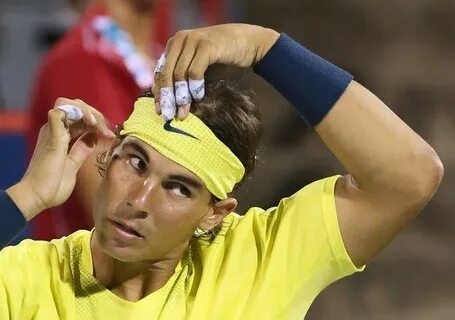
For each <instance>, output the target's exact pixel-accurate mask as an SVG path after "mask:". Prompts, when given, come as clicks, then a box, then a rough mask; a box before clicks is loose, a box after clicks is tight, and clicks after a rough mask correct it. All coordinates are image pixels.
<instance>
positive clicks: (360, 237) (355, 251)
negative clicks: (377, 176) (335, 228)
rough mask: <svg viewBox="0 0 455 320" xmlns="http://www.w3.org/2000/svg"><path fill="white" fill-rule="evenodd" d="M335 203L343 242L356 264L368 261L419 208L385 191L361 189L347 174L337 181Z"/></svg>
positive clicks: (359, 264)
mask: <svg viewBox="0 0 455 320" xmlns="http://www.w3.org/2000/svg"><path fill="white" fill-rule="evenodd" d="M335 203H336V211H337V216H338V223H339V228H340V232H341V235H342V238H343V242H344V245H345V247H346V250H347V252H348V253H349V256H350V258H351V260H352V261H353V263H354V264H355V265H356V266H358V267H359V266H363V265H365V264H367V263H368V262H370V261H371V260H372V259H373V258H374V256H376V255H377V254H378V253H379V252H380V251H381V250H382V249H383V248H384V247H385V246H386V245H387V244H388V243H389V242H390V241H391V240H392V239H393V238H394V237H395V236H396V235H397V234H398V233H399V232H400V231H401V230H402V229H403V228H404V227H405V225H406V224H407V223H408V222H409V220H411V218H412V217H413V216H414V215H415V213H417V212H418V211H419V210H420V208H416V207H413V206H410V205H409V204H407V203H406V202H404V201H403V199H402V198H400V197H390V196H388V193H387V192H384V193H381V192H380V191H379V192H376V193H375V194H371V193H367V192H365V191H362V190H360V189H359V188H358V186H357V185H356V183H355V181H354V180H353V178H352V176H351V175H349V174H348V175H345V176H343V177H342V178H340V179H338V181H337V184H336V187H335Z"/></svg>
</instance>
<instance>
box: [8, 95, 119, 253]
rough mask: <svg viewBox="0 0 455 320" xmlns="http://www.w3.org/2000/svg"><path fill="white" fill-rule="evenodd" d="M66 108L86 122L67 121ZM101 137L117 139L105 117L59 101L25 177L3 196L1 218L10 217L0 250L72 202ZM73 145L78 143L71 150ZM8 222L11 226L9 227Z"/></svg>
mask: <svg viewBox="0 0 455 320" xmlns="http://www.w3.org/2000/svg"><path fill="white" fill-rule="evenodd" d="M65 105H66V106H75V107H77V108H78V110H80V111H79V112H81V113H80V116H81V117H82V118H80V117H78V118H77V119H76V118H74V119H73V120H72V119H70V118H67V116H66V115H65V113H64V111H62V110H61V109H60V108H61V107H62V106H65ZM76 116H78V115H77V114H76ZM97 136H101V137H105V138H110V139H112V138H114V137H115V135H114V133H113V132H111V131H110V130H109V129H108V128H107V127H106V124H105V121H104V117H103V116H102V114H101V113H99V112H98V111H97V110H95V109H93V108H92V107H90V106H88V105H87V104H85V103H84V102H83V101H81V100H70V99H65V98H59V99H57V101H56V103H55V106H54V108H53V109H51V110H50V111H49V115H48V123H46V124H45V125H44V126H43V127H42V128H41V130H40V134H39V136H38V142H37V144H36V148H35V151H34V153H33V157H32V159H31V160H30V163H29V166H28V168H27V171H26V173H25V175H24V177H23V178H22V179H21V181H19V182H18V183H17V184H15V185H14V186H11V187H10V188H8V189H7V190H6V193H5V192H1V193H0V212H1V215H2V217H5V216H6V215H8V219H6V217H5V218H3V219H2V220H3V222H2V226H1V228H0V231H1V234H0V247H2V246H4V245H6V244H7V243H8V242H9V241H11V240H12V238H13V237H14V236H15V235H16V234H17V233H18V232H20V230H21V228H22V227H23V225H24V224H25V222H26V221H29V220H31V219H33V217H34V216H36V215H37V214H38V213H40V212H41V211H43V210H45V209H47V208H50V207H53V206H57V205H59V204H61V203H63V202H64V201H66V199H68V197H69V196H70V194H71V192H72V191H73V189H74V185H75V182H76V174H77V171H78V170H79V168H80V166H81V165H82V163H83V162H84V160H85V159H86V158H87V157H88V156H89V155H90V154H91V153H92V151H93V149H94V147H95V145H96V142H97ZM74 140H75V141H74ZM72 141H73V142H74V143H72V145H71V147H69V145H70V142H72ZM5 220H6V221H9V222H10V223H11V224H10V225H8V224H6V223H5Z"/></svg>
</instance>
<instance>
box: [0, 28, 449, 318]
mask: <svg viewBox="0 0 455 320" xmlns="http://www.w3.org/2000/svg"><path fill="white" fill-rule="evenodd" d="M165 57H166V58H165V59H164V58H163V59H162V61H163V62H162V63H161V65H159V68H158V69H157V74H156V86H155V87H154V92H155V98H156V101H159V104H158V103H157V104H156V105H155V110H156V112H157V113H162V114H163V116H164V117H165V118H170V119H167V120H166V119H163V118H162V117H160V116H158V115H156V114H154V112H153V111H152V110H153V104H154V100H153V99H152V98H151V97H150V95H149V96H145V97H142V98H140V99H139V100H138V101H137V102H136V104H135V108H134V112H133V113H132V115H131V116H130V118H129V119H128V121H126V122H125V123H124V125H123V129H122V130H121V131H120V134H119V136H118V137H117V139H116V140H115V141H114V143H113V145H112V148H111V150H110V151H109V152H108V154H107V156H106V157H105V158H102V159H100V166H101V167H100V169H101V172H103V173H104V178H103V181H102V183H101V186H100V188H99V190H98V193H97V197H96V205H95V210H94V211H95V229H94V231H93V233H90V232H88V231H81V232H77V233H75V234H73V235H71V236H70V237H68V238H63V239H60V240H56V241H53V242H51V243H46V242H33V241H25V242H23V243H22V244H21V245H19V246H17V247H10V248H6V249H4V250H3V251H2V252H1V254H0V274H1V276H2V278H1V279H2V288H3V289H2V291H0V304H1V307H2V308H0V310H1V311H0V312H3V314H0V315H1V316H3V317H4V318H8V317H9V318H20V319H29V318H32V317H33V318H34V319H41V318H42V319H50V318H57V317H60V318H78V317H79V318H81V319H92V318H93V319H94V318H100V317H104V318H113V319H114V318H118V319H122V318H128V319H144V318H147V317H149V318H159V319H212V318H215V319H253V318H254V319H257V318H261V319H301V318H302V317H303V316H304V315H305V314H306V312H307V310H308V308H309V306H310V305H311V303H312V301H313V300H314V298H315V297H316V296H317V294H318V293H319V292H321V291H322V290H323V289H324V288H325V287H326V286H327V285H329V284H330V283H332V282H334V281H336V280H338V279H340V278H342V277H344V276H347V275H350V274H352V273H354V272H356V271H360V270H362V268H363V266H364V265H365V264H367V263H368V262H370V261H371V260H372V259H373V258H374V256H375V255H376V254H377V253H378V252H379V251H380V250H381V249H382V248H383V247H384V246H386V245H387V244H388V243H389V242H390V241H391V239H393V237H395V236H396V234H397V233H398V232H399V231H400V230H401V229H402V228H403V227H404V226H405V225H406V224H407V223H408V222H409V221H410V220H411V219H412V218H413V217H415V215H416V214H417V213H418V212H419V211H420V210H421V209H422V208H423V206H424V205H425V204H426V203H427V201H428V200H429V199H430V198H431V197H432V196H433V194H434V192H435V191H436V189H437V187H438V185H439V183H440V181H441V178H442V175H443V169H442V164H441V162H440V160H439V158H438V157H437V155H436V154H435V152H434V150H433V149H432V148H431V147H430V146H429V145H428V144H427V143H426V142H425V141H423V140H422V139H421V138H420V137H419V136H418V135H417V134H416V133H415V132H413V131H412V130H411V129H410V128H409V127H407V126H406V124H404V123H403V122H402V121H401V120H400V119H399V118H398V117H397V116H396V115H394V114H393V113H392V112H391V111H390V110H389V109H388V108H387V107H386V106H385V105H384V104H383V103H382V102H381V101H380V100H379V99H378V98H376V97H375V96H374V95H373V94H372V93H371V92H369V91H368V90H367V89H366V88H364V87H363V86H361V85H360V84H358V83H357V82H355V81H353V80H352V76H351V75H350V74H349V73H347V72H346V71H343V70H341V69H340V68H338V67H336V66H334V65H332V64H330V63H329V62H327V61H325V60H323V59H322V58H320V57H318V56H316V55H315V54H313V53H311V52H310V51H308V50H307V49H305V48H304V47H302V46H301V45H299V44H298V43H296V42H295V41H293V40H292V39H291V38H289V37H288V36H287V35H285V34H282V35H280V34H278V33H277V32H275V31H273V30H270V29H266V28H262V27H258V26H251V25H244V24H230V25H221V26H216V27H210V28H203V29H196V30H190V31H182V32H179V33H177V34H176V36H175V37H173V38H172V39H171V40H170V41H169V42H168V45H167V50H166V56H165ZM164 60H165V61H164ZM213 63H224V64H231V65H236V66H243V67H251V66H254V68H255V71H256V73H258V74H259V75H260V76H262V77H263V78H264V79H266V80H267V81H268V82H270V83H271V84H272V85H273V86H274V87H275V88H277V90H279V91H280V92H281V93H282V94H283V95H284V96H285V97H287V98H288V99H289V100H290V101H291V102H292V103H293V105H294V106H295V107H296V108H297V110H298V111H299V112H300V113H301V114H302V116H304V117H305V119H306V120H307V122H308V123H310V124H311V125H313V126H314V129H315V130H316V132H317V133H318V134H319V135H320V137H321V139H322V140H323V142H324V143H325V144H326V145H327V146H328V147H329V148H330V149H331V150H332V152H333V153H334V154H335V155H336V156H337V158H338V159H339V160H340V161H341V163H342V164H343V165H344V166H345V168H346V169H347V170H348V172H349V174H347V175H345V176H344V177H338V176H334V177H329V178H326V179H323V180H320V181H317V182H314V183H312V184H310V185H308V186H306V187H304V188H303V189H301V190H300V191H298V192H297V193H296V194H294V195H292V196H291V197H289V198H285V199H283V200H282V201H281V202H280V204H279V205H278V207H276V208H270V209H269V210H266V211H265V210H262V209H260V208H251V209H250V210H248V212H247V213H246V214H245V215H244V216H239V215H237V214H235V213H233V211H234V210H235V207H236V204H237V202H236V200H235V199H234V198H232V197H230V192H231V191H232V190H233V189H234V188H235V186H236V185H238V183H240V182H241V181H242V179H244V177H245V174H247V173H248V171H249V170H250V169H251V168H252V164H254V159H255V151H254V150H255V145H256V144H257V143H256V142H257V139H256V138H257V137H258V135H259V134H260V129H259V128H258V126H257V123H258V121H259V118H258V115H257V112H256V110H255V106H254V104H252V103H251V100H249V99H248V98H247V97H246V96H245V95H244V94H243V93H242V92H238V93H237V94H236V92H235V91H233V90H232V88H231V87H230V85H229V84H226V83H222V84H221V85H218V86H217V85H216V84H215V85H212V84H210V85H208V86H207V87H205V84H204V72H205V70H206V69H207V67H208V66H209V65H210V64H213ZM187 81H188V82H189V84H188V85H184V84H183V82H187ZM174 83H177V84H176V87H177V90H175V92H174V90H172V88H173V86H174ZM182 88H183V89H182ZM230 88H231V89H230ZM184 91H187V93H186V94H184ZM218 92H222V94H219V93H218ZM174 93H175V94H176V95H177V97H175V96H174ZM202 93H204V94H205V95H206V97H205V98H202V96H203V94H202ZM183 97H185V98H183ZM189 97H191V98H192V99H193V102H192V104H191V106H189V103H188V102H189V99H190V98H189ZM205 99H208V102H207V103H208V105H205V103H206V102H205V101H206V100H205ZM176 104H177V105H180V107H179V110H177V109H176ZM62 105H63V106H62ZM68 105H75V106H77V107H78V108H79V109H80V110H81V111H82V113H81V116H82V115H83V118H82V122H83V123H85V126H87V127H88V128H89V133H85V134H84V135H82V136H81V138H79V139H78V140H77V141H76V142H75V143H74V144H73V145H72V147H71V149H70V151H69V152H68V144H69V142H70V140H71V137H72V136H73V135H75V134H76V132H79V133H80V132H81V129H82V128H83V126H82V122H81V121H76V122H75V123H74V122H73V120H74V117H72V116H71V114H70V113H68V112H66V113H62V111H61V109H63V110H65V109H64V107H65V108H69V106H68ZM71 108H72V107H71ZM188 111H191V112H190V113H189V112H188ZM173 115H176V116H177V117H178V118H180V119H184V120H183V121H178V120H174V118H172V116H173ZM72 119H73V120H72ZM62 120H63V121H62ZM67 128H69V130H68V129H67ZM93 132H97V133H101V134H102V135H105V136H110V135H111V133H109V132H108V131H107V130H106V128H105V126H104V125H103V119H102V116H101V115H100V114H99V113H97V112H96V111H95V110H94V109H92V108H90V107H89V106H87V105H85V104H84V103H83V102H81V101H73V100H65V99H61V100H58V101H57V103H56V108H54V109H53V110H52V111H51V112H50V113H49V124H48V125H46V126H45V127H44V128H43V130H42V134H41V137H40V140H39V141H40V142H39V145H38V146H37V149H36V151H35V156H34V157H33V159H32V162H31V163H30V166H29V169H28V171H27V174H26V175H25V177H24V178H23V180H22V181H21V182H19V183H18V184H17V185H15V186H13V187H11V188H10V189H8V190H7V194H5V193H3V194H0V195H1V199H2V200H1V203H2V205H3V207H5V208H6V209H8V210H6V212H7V213H8V214H10V215H12V216H15V217H17V221H18V223H17V225H16V226H13V225H10V226H8V229H5V230H4V231H2V233H3V234H6V231H7V230H9V229H16V230H17V229H18V227H20V225H21V220H20V219H22V220H24V217H25V219H26V220H30V219H32V218H33V217H34V216H35V215H36V214H38V213H39V212H40V211H41V210H43V209H44V208H48V207H51V206H54V205H57V204H60V203H62V202H63V201H65V200H66V199H67V198H68V196H69V194H70V193H71V190H72V188H73V186H74V180H75V175H76V172H77V170H78V168H79V166H80V165H81V163H82V161H83V160H84V158H86V157H87V156H88V155H89V153H90V152H91V151H92V150H93V144H94V141H93V137H94V134H93ZM16 206H17V207H16ZM22 223H23V222H22ZM5 238H6V237H5ZM36 273H38V274H39V275H40V277H39V278H37V277H34V275H35V274H36ZM4 310H6V311H4Z"/></svg>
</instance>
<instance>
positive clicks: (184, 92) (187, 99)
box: [174, 81, 191, 106]
mask: <svg viewBox="0 0 455 320" xmlns="http://www.w3.org/2000/svg"><path fill="white" fill-rule="evenodd" d="M174 88H175V102H176V103H177V105H179V106H181V105H184V104H190V103H191V95H190V91H189V90H188V82H186V81H177V82H175V85H174Z"/></svg>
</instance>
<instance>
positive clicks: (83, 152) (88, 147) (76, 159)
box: [67, 132, 97, 172]
mask: <svg viewBox="0 0 455 320" xmlns="http://www.w3.org/2000/svg"><path fill="white" fill-rule="evenodd" d="M96 144H97V138H96V134H95V133H93V132H86V133H84V134H83V135H81V136H80V137H79V138H78V139H77V140H76V142H74V144H73V145H72V146H71V149H70V151H69V153H68V158H67V161H70V163H71V164H72V168H73V170H74V172H77V171H78V170H79V168H80V167H81V165H82V164H83V163H84V161H85V160H86V159H87V158H88V156H89V155H90V154H91V153H92V152H93V150H94V149H95V146H96Z"/></svg>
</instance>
